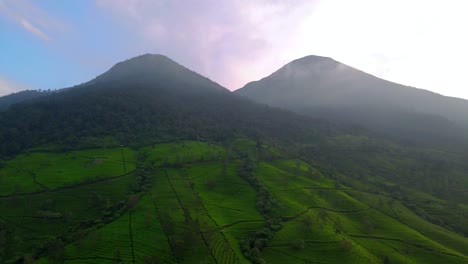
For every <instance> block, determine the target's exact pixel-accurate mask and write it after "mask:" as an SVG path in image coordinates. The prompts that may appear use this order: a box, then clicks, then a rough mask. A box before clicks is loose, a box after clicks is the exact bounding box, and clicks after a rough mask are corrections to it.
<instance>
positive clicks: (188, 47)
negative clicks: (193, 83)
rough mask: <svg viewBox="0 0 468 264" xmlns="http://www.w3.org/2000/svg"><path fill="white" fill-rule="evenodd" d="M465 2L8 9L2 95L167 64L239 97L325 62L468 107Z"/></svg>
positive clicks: (335, 0)
mask: <svg viewBox="0 0 468 264" xmlns="http://www.w3.org/2000/svg"><path fill="white" fill-rule="evenodd" d="M467 13H468V1H466V0H444V1H441V0H440V1H431V0H426V1H423V0H421V1H419V0H388V1H384V0H353V1H350V0H341V1H340V0H323V1H313V0H289V1H287V0H259V1H255V0H237V1H220V0H96V1H91V0H89V1H85V0H83V1H78V0H75V1H72V0H67V1H56V0H41V1H33V0H0V95H3V94H7V93H10V92H14V91H18V90H22V89H57V88H63V87H68V86H72V85H75V84H79V83H82V82H86V81H88V80H90V79H92V78H94V77H95V76H97V75H99V74H101V73H102V72H104V71H106V70H107V69H109V68H110V67H111V66H112V65H113V64H115V63H117V62H118V61H121V60H124V59H128V58H130V57H134V56H137V55H140V54H143V53H160V54H164V55H167V56H169V57H170V58H172V59H174V60H175V61H177V62H179V63H181V64H182V65H184V66H186V67H188V68H190V69H193V70H195V71H197V72H198V73H200V74H202V75H205V76H207V77H209V78H210V79H212V80H214V81H216V82H218V83H220V84H221V85H223V86H225V87H227V88H229V89H230V90H235V89H237V88H240V87H242V86H243V85H245V84H246V83H247V82H249V81H253V80H257V79H260V78H262V77H265V76H267V75H269V74H270V73H272V72H273V71H275V70H276V69H278V68H279V67H281V66H283V65H284V64H286V63H288V62H289V61H291V60H294V59H297V58H300V57H304V56H307V55H321V56H328V57H332V58H334V59H335V60H338V61H340V62H343V63H345V64H348V65H350V66H353V67H355V68H358V69H361V70H363V71H366V72H368V73H371V74H373V75H376V76H378V77H381V78H384V79H387V80H391V81H394V82H398V83H401V84H405V85H410V86H415V87H418V88H424V89H428V90H432V91H435V92H438V93H441V94H444V95H450V96H455V97H462V98H468V78H466V77H467V76H468V74H467V73H466V71H467V70H466V66H465V64H466V63H467V62H468V48H467V47H468V34H467V29H466V28H467V26H468V16H467V15H466V14H467Z"/></svg>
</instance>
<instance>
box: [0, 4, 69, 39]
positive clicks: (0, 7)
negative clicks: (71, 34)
mask: <svg viewBox="0 0 468 264" xmlns="http://www.w3.org/2000/svg"><path fill="white" fill-rule="evenodd" d="M0 15H3V16H5V17H7V18H8V19H9V20H11V21H14V22H15V23H17V24H18V25H20V26H21V27H23V29H25V30H27V31H28V32H29V33H31V34H33V35H34V36H36V37H39V38H40V39H42V40H44V41H50V40H51V36H50V35H51V34H52V33H56V32H63V31H64V30H65V25H64V23H63V22H62V21H59V20H57V19H55V18H53V17H52V16H50V15H49V14H48V13H47V12H46V11H44V10H42V9H40V8H39V7H38V6H37V3H34V1H30V0H0Z"/></svg>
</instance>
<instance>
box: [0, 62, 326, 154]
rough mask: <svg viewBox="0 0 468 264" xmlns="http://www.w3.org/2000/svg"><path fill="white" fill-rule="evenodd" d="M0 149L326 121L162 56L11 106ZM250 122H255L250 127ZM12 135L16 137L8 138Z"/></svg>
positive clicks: (302, 129)
mask: <svg viewBox="0 0 468 264" xmlns="http://www.w3.org/2000/svg"><path fill="white" fill-rule="evenodd" d="M0 122H1V123H2V124H4V126H3V128H2V129H0V141H2V142H5V143H4V144H2V145H1V146H0V153H3V154H4V155H12V154H16V153H18V152H20V151H22V150H24V149H26V148H30V147H33V146H40V145H44V144H51V143H60V144H62V146H64V147H65V146H69V145H70V146H71V145H76V144H81V143H82V142H83V141H90V140H91V141H92V140H94V138H99V137H105V136H111V137H112V138H113V139H115V140H116V141H119V142H121V143H124V144H128V142H134V143H135V144H136V142H140V143H141V142H147V141H154V142H162V141H167V140H175V139H178V138H185V139H210V140H217V141H221V140H225V139H228V138H231V137H234V136H241V135H244V136H249V137H255V138H258V139H259V140H260V139H263V140H267V139H275V140H279V139H281V141H283V142H291V141H292V140H293V139H299V138H303V139H310V140H315V139H312V138H313V137H314V136H317V135H319V134H323V133H322V132H323V131H329V130H330V129H332V128H331V126H330V125H328V124H327V123H326V122H322V121H317V120H315V121H314V120H312V119H311V118H308V117H303V116H298V115H295V114H293V113H291V112H288V111H284V110H279V109H274V108H271V107H266V106H261V105H258V104H255V103H253V102H251V101H250V100H247V99H245V98H241V97H240V96H238V95H235V94H232V93H231V92H229V91H228V90H227V89H225V88H223V87H221V86H220V85H218V84H216V83H214V82H212V81H210V80H209V79H207V78H205V77H203V76H201V75H199V74H197V73H195V72H193V71H191V70H189V69H187V68H185V67H183V66H181V65H179V64H177V63H176V62H174V61H172V60H170V59H169V58H167V57H165V56H162V55H151V54H147V55H143V56H139V57H135V58H132V59H130V60H127V61H124V62H121V63H118V64H116V65H115V66H114V67H112V68H111V69H110V70H109V71H107V72H106V73H104V74H102V75H100V76H98V77H96V78H95V79H94V80H91V81H90V82H87V83H84V84H82V85H78V86H76V87H72V88H68V89H63V90H62V91H60V92H57V93H54V94H51V95H48V96H43V97H40V98H36V99H35V100H32V101H29V102H28V103H24V104H16V105H12V106H10V107H9V108H8V109H7V110H6V111H4V112H3V113H2V114H1V115H0ZM253 123H255V125H252V124H253ZM13 139H14V140H13Z"/></svg>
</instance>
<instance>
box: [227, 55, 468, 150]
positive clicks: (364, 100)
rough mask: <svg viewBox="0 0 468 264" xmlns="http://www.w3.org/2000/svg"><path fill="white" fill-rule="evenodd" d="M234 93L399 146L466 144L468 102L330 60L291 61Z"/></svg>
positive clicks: (450, 145)
mask: <svg viewBox="0 0 468 264" xmlns="http://www.w3.org/2000/svg"><path fill="white" fill-rule="evenodd" d="M236 93H237V94H240V95H244V96H246V97H249V98H251V99H253V100H254V101H257V102H261V103H264V104H268V105H271V106H277V107H281V108H285V109H290V110H294V111H297V112H300V113H305V114H308V115H310V116H314V117H321V118H327V119H332V120H335V121H338V122H343V123H350V124H357V125H361V126H364V127H365V128H367V129H370V130H372V131H375V132H377V133H379V134H380V135H384V136H390V137H391V138H392V139H396V140H399V141H401V142H404V143H411V144H418V145H423V146H427V145H432V146H438V147H443V148H447V147H448V148H454V147H458V146H459V145H460V144H463V146H466V144H467V142H468V138H467V136H466V135H467V131H468V130H467V128H468V101H466V100H463V99H458V98H451V97H445V96H442V95H439V94H435V93H433V92H429V91H426V90H422V89H416V88H413V87H408V86H404V85H400V84H396V83H392V82H389V81H386V80H382V79H379V78H377V77H375V76H372V75H370V74H367V73H364V72H362V71H359V70H357V69H354V68H352V67H349V66H347V65H345V64H342V63H340V62H337V61H335V60H333V59H331V58H326V57H318V56H308V57H304V58H301V59H298V60H295V61H292V62H291V63H288V64H287V65H285V66H284V67H282V68H281V69H279V70H277V71H276V72H274V73H272V74H271V75H270V76H268V77H265V78H263V79H261V80H259V81H254V82H251V83H248V84H247V85H245V86H244V87H243V88H241V89H239V90H237V91H236Z"/></svg>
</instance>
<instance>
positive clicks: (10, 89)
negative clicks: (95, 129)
mask: <svg viewBox="0 0 468 264" xmlns="http://www.w3.org/2000/svg"><path fill="white" fill-rule="evenodd" d="M22 90H27V87H26V86H25V85H22V84H19V83H17V82H15V81H12V80H10V79H8V78H6V77H5V76H1V75H0V96H4V95H8V94H11V93H15V92H19V91H22Z"/></svg>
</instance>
